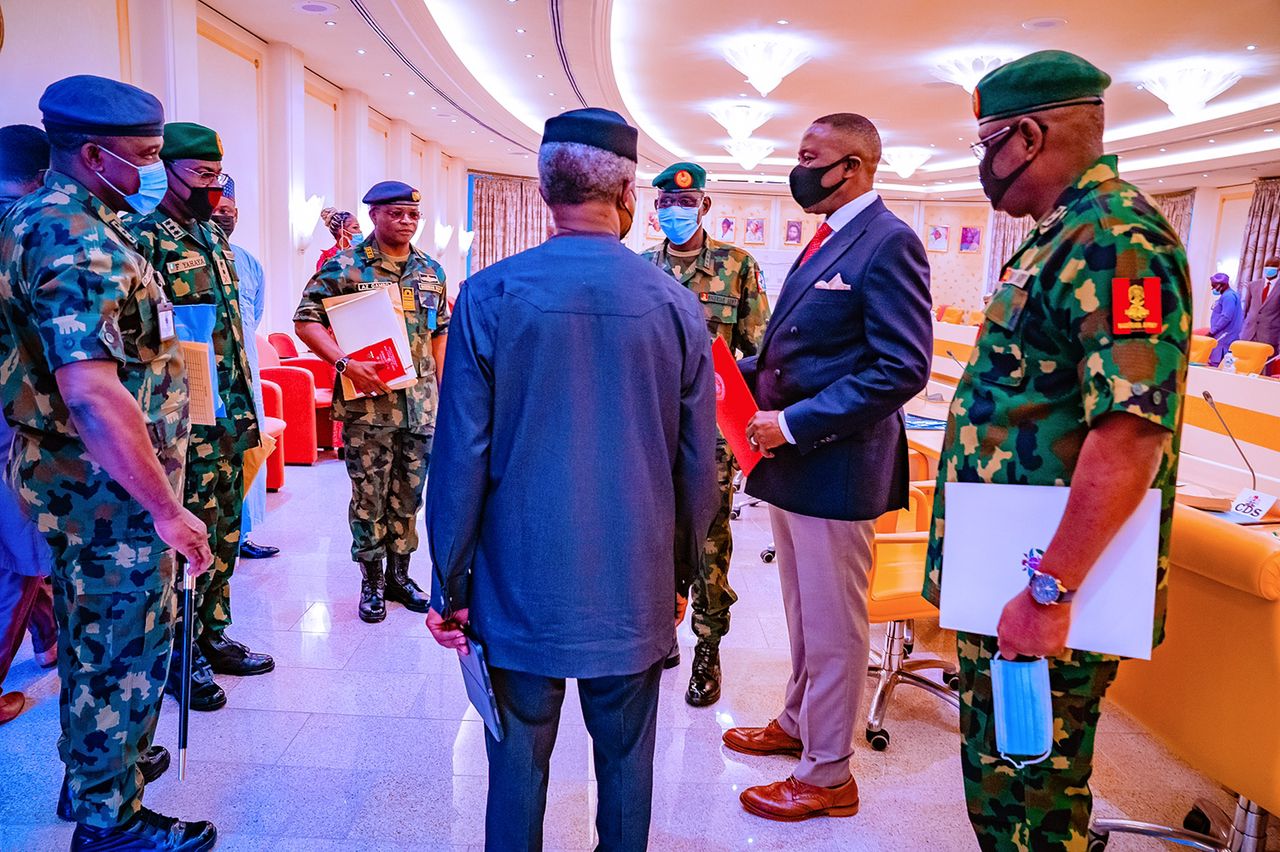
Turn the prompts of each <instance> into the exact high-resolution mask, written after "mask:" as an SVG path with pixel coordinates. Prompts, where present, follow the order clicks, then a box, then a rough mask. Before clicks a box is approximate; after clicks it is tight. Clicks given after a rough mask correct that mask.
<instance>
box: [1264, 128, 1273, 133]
mask: <svg viewBox="0 0 1280 852" xmlns="http://www.w3.org/2000/svg"><path fill="white" fill-rule="evenodd" d="M1262 132H1263V133H1275V132H1276V129H1275V128H1274V127H1267V128H1265V129H1263V131H1262Z"/></svg>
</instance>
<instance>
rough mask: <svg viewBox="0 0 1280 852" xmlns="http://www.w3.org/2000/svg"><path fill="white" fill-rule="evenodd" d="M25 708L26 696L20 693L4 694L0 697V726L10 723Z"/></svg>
mask: <svg viewBox="0 0 1280 852" xmlns="http://www.w3.org/2000/svg"><path fill="white" fill-rule="evenodd" d="M26 706H27V696H25V695H23V694H22V693H21V692H6V693H5V694H4V695H0V725H3V724H4V723H5V722H12V721H13V720H14V719H16V718H18V715H19V714H20V713H22V708H24V707H26Z"/></svg>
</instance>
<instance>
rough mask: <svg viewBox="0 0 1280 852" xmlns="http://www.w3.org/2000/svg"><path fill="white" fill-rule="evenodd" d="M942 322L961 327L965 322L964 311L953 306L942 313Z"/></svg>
mask: <svg viewBox="0 0 1280 852" xmlns="http://www.w3.org/2000/svg"><path fill="white" fill-rule="evenodd" d="M942 321H943V322H949V323H953V324H955V325H960V324H961V323H963V322H964V309H963V308H961V307H959V306H957V305H951V306H950V307H948V308H947V309H946V310H945V311H943V312H942Z"/></svg>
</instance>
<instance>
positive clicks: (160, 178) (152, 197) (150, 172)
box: [98, 145, 169, 216]
mask: <svg viewBox="0 0 1280 852" xmlns="http://www.w3.org/2000/svg"><path fill="white" fill-rule="evenodd" d="M98 150H100V151H105V152H106V153H108V154H110V155H111V156H113V157H115V158H116V159H117V160H119V161H120V162H122V163H124V164H125V165H126V166H128V167H129V168H131V169H133V170H134V171H136V172H137V173H138V191H137V192H135V193H133V194H132V195H126V194H125V192H124V190H122V189H121V188H120V187H118V186H116V185H115V184H114V183H112V182H111V181H110V180H108V179H107V176H106V175H101V178H102V180H103V182H105V183H106V185H107V186H109V187H111V188H112V189H114V190H115V191H116V192H118V193H120V194H121V195H123V196H124V203H125V204H128V205H129V209H130V210H132V211H133V212H134V213H137V214H138V215H139V216H146V215H147V214H149V213H151V212H152V211H153V210H155V209H156V208H157V207H159V206H160V201H161V200H162V199H163V198H164V194H165V193H166V192H168V191H169V177H168V175H166V174H165V170H164V162H163V161H162V160H156V161H155V162H154V163H151V164H150V165H146V166H135V165H134V164H133V163H131V162H129V161H128V160H126V159H125V158H124V157H121V156H120V155H119V154H117V153H116V152H115V151H112V150H110V149H109V148H103V147H102V146H101V145H99V146H98Z"/></svg>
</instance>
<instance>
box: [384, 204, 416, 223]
mask: <svg viewBox="0 0 1280 852" xmlns="http://www.w3.org/2000/svg"><path fill="white" fill-rule="evenodd" d="M383 215H384V216H387V217H388V218H391V219H393V220H395V221H397V222H403V221H407V222H417V221H418V220H419V219H421V218H422V213H421V212H420V211H418V210H413V209H409V210H396V209H395V208H394V207H393V208H389V209H387V210H386V211H384V213H383Z"/></svg>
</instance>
